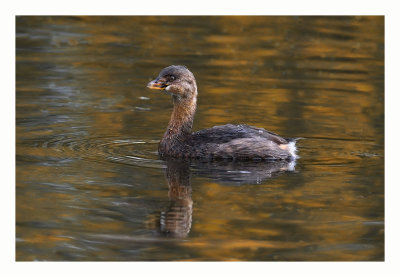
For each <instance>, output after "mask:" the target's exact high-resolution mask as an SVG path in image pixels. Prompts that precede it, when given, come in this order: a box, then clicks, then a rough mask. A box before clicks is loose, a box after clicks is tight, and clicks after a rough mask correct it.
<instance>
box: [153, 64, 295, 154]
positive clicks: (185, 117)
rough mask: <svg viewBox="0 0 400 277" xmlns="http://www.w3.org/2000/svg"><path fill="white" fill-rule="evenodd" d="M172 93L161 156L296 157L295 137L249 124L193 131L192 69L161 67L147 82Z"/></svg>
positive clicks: (194, 84) (193, 89) (193, 82)
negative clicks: (289, 137)
mask: <svg viewBox="0 0 400 277" xmlns="http://www.w3.org/2000/svg"><path fill="white" fill-rule="evenodd" d="M147 87H148V88H151V89H159V90H163V91H164V92H166V93H168V94H170V95H172V100H173V104H174V109H173V112H172V115H171V120H170V122H169V124H168V127H167V130H166V132H165V134H164V136H163V138H162V139H161V142H160V145H159V147H158V152H159V154H160V155H161V157H164V158H167V157H174V158H189V159H190V158H196V159H233V160H252V159H255V160H260V159H265V160H293V159H295V158H296V157H297V156H296V147H295V143H296V139H288V138H282V137H280V136H278V135H277V134H275V133H272V132H270V131H267V130H265V129H262V128H256V127H252V126H248V125H232V124H227V125H223V126H215V127H212V128H209V129H205V130H201V131H198V132H195V133H192V125H193V118H194V114H195V112H196V101H197V85H196V80H195V78H194V75H193V73H192V72H190V71H189V69H187V67H185V66H182V65H171V66H168V67H166V68H164V69H163V70H161V72H160V74H159V75H158V77H157V78H156V79H155V80H153V81H151V82H150V83H148V84H147Z"/></svg>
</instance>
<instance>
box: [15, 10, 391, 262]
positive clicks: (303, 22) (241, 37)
mask: <svg viewBox="0 0 400 277" xmlns="http://www.w3.org/2000/svg"><path fill="white" fill-rule="evenodd" d="M383 29H384V20H383V17H17V19H16V259H17V260H18V261H42V260H70V261H77V260H85V261H86V260H93V261H94V260H96V261H97V260H100V261H105V260H118V261H125V260H129V261H142V260H166V261H171V260H213V261H221V260H222V261H227V260H253V261H255V260H257V261H275V260H278V261H293V260H301V261H316V260H325V261H353V260H367V261H381V260H383V259H384V175H383V172H384V35H383ZM170 64H184V65H186V66H188V67H189V68H190V69H191V71H192V72H194V74H195V76H196V79H197V82H198V88H199V98H198V111H197V114H196V118H195V122H194V129H195V130H199V129H202V128H207V127H211V126H214V125H220V124H226V123H234V124H240V123H247V124H250V125H254V126H257V127H263V128H266V129H268V130H271V131H274V132H277V133H278V134H280V135H282V136H286V137H303V138H304V139H303V140H300V141H299V142H298V149H299V155H300V157H301V158H300V159H298V160H297V161H296V164H284V163H283V164H268V163H235V164H233V163H230V162H218V163H216V162H212V163H192V164H188V163H185V162H172V161H169V162H168V161H162V160H160V159H159V158H158V156H157V146H158V141H159V139H160V138H161V136H162V134H163V133H164V130H165V127H166V125H167V123H168V120H169V117H170V112H171V107H172V104H171V100H170V99H169V97H168V96H166V95H164V94H160V93H158V92H155V91H150V90H148V89H146V84H147V82H148V81H150V80H152V79H153V78H154V77H155V76H157V74H158V72H159V71H160V70H161V69H162V68H163V67H165V66H167V65H170Z"/></svg>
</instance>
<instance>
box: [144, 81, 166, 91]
mask: <svg viewBox="0 0 400 277" xmlns="http://www.w3.org/2000/svg"><path fill="white" fill-rule="evenodd" d="M147 87H148V88H150V89H161V90H165V88H166V87H167V85H166V84H165V83H164V82H159V81H158V80H157V79H155V80H153V81H151V82H150V83H148V84H147Z"/></svg>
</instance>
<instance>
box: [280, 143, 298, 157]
mask: <svg viewBox="0 0 400 277" xmlns="http://www.w3.org/2000/svg"><path fill="white" fill-rule="evenodd" d="M279 148H280V149H282V150H286V151H288V152H289V153H290V155H292V157H293V158H295V159H296V158H297V157H298V156H297V155H296V152H297V147H296V142H295V141H291V142H289V143H288V144H281V145H279Z"/></svg>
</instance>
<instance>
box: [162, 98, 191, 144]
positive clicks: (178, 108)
mask: <svg viewBox="0 0 400 277" xmlns="http://www.w3.org/2000/svg"><path fill="white" fill-rule="evenodd" d="M172 99H173V103H174V109H173V111H172V115H171V120H170V121H169V124H168V127H167V130H166V132H165V134H164V137H163V139H168V140H181V139H183V138H185V137H187V136H189V135H191V133H192V126H193V119H194V114H195V113H196V102H197V99H196V97H192V98H181V97H178V96H173V97H172Z"/></svg>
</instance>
